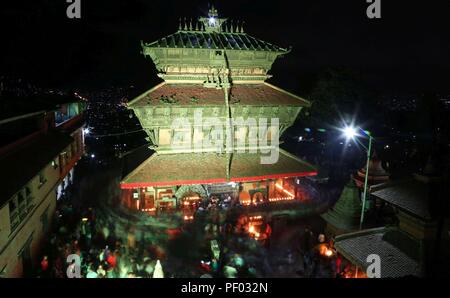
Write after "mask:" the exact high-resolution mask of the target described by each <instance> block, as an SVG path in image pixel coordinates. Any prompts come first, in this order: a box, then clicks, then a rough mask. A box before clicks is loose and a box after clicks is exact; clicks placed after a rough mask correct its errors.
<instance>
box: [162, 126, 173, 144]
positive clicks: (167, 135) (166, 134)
mask: <svg viewBox="0 0 450 298" xmlns="http://www.w3.org/2000/svg"><path fill="white" fill-rule="evenodd" d="M171 141H172V130H171V129H160V130H159V145H160V146H161V145H170V143H171Z"/></svg>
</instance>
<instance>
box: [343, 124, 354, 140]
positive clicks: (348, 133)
mask: <svg viewBox="0 0 450 298" xmlns="http://www.w3.org/2000/svg"><path fill="white" fill-rule="evenodd" d="M342 131H343V133H344V135H345V137H346V138H347V139H353V138H354V137H355V136H356V129H355V128H354V127H351V126H346V127H344V129H343V130H342Z"/></svg>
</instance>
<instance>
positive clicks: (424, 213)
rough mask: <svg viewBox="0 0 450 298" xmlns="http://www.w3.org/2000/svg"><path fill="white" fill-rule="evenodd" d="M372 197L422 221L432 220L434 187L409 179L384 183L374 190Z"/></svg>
mask: <svg viewBox="0 0 450 298" xmlns="http://www.w3.org/2000/svg"><path fill="white" fill-rule="evenodd" d="M372 189H373V191H371V195H372V196H374V197H377V198H379V199H381V200H383V201H386V202H388V203H390V204H392V205H395V206H397V207H399V208H400V209H403V210H404V211H406V212H408V213H410V214H413V215H415V216H418V217H420V218H422V219H431V218H432V211H431V207H432V206H431V202H432V199H433V191H434V190H435V188H434V185H433V184H430V183H426V182H423V181H419V180H417V179H408V180H403V181H398V182H395V183H384V184H380V185H377V186H375V187H373V188H372Z"/></svg>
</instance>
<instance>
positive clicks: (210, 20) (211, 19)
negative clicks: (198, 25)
mask: <svg viewBox="0 0 450 298" xmlns="http://www.w3.org/2000/svg"><path fill="white" fill-rule="evenodd" d="M209 24H210V25H211V26H213V25H215V24H216V19H215V18H214V17H210V18H209Z"/></svg>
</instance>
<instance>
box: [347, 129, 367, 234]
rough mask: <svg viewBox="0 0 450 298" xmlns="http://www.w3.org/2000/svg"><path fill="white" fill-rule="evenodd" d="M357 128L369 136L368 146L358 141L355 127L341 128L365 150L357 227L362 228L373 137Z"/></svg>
mask: <svg viewBox="0 0 450 298" xmlns="http://www.w3.org/2000/svg"><path fill="white" fill-rule="evenodd" d="M358 130H360V131H361V132H362V133H363V134H364V135H366V136H367V137H369V146H368V147H366V146H364V144H362V143H361V142H360V141H358V139H357V136H358V135H359V134H358V133H357V131H356V129H355V128H353V127H351V126H347V127H345V128H344V129H343V132H344V134H345V136H346V137H347V139H353V140H355V141H356V142H358V143H359V144H360V145H361V146H362V147H363V148H364V149H366V151H367V161H366V173H365V176H364V191H363V197H362V206H361V217H360V221H359V229H360V230H362V227H363V223H364V212H365V209H366V197H367V183H368V180H369V163H370V156H371V151H372V140H373V137H372V134H371V133H370V132H369V131H367V130H363V129H361V128H358Z"/></svg>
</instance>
